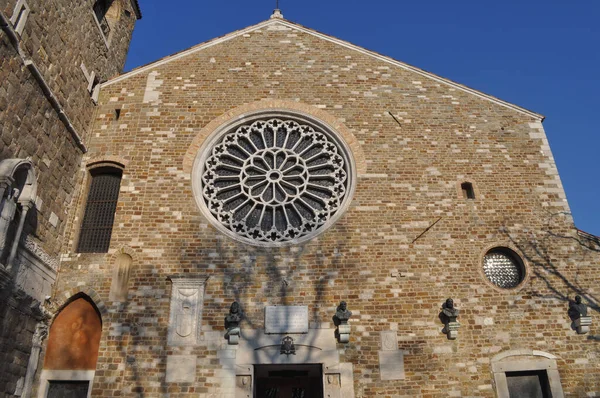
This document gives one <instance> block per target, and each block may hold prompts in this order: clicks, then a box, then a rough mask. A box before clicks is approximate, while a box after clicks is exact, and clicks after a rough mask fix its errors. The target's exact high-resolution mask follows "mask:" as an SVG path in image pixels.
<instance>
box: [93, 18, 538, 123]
mask: <svg viewBox="0 0 600 398" xmlns="http://www.w3.org/2000/svg"><path fill="white" fill-rule="evenodd" d="M276 25H279V27H281V28H284V29H286V28H287V29H296V30H298V31H301V32H304V33H306V34H309V35H312V36H314V37H317V38H319V39H321V40H326V41H329V42H332V43H334V44H337V45H339V46H342V47H345V48H347V49H350V50H353V51H358V52H360V53H362V54H364V55H367V56H370V57H373V58H375V59H378V60H380V61H382V62H385V63H388V64H391V65H394V66H396V67H399V68H401V69H405V70H408V71H411V72H413V73H416V74H418V75H420V76H423V77H425V78H427V79H431V80H434V81H437V82H439V83H442V84H445V85H448V86H450V87H452V88H455V89H458V90H461V91H464V92H466V93H469V94H471V95H475V96H476V97H479V98H482V99H485V100H488V101H490V102H493V103H495V104H498V105H501V106H504V107H506V108H509V109H512V110H514V111H517V112H519V113H522V114H525V115H527V116H529V117H532V118H534V119H537V120H539V121H543V120H544V119H545V117H544V116H543V115H540V114H539V113H536V112H533V111H530V110H528V109H525V108H522V107H520V106H518V105H515V104H512V103H510V102H506V101H503V100H501V99H499V98H496V97H494V96H491V95H488V94H485V93H483V92H481V91H478V90H475V89H472V88H469V87H467V86H464V85H462V84H459V83H456V82H454V81H452V80H449V79H446V78H443V77H440V76H437V75H435V74H433V73H430V72H427V71H424V70H423V69H419V68H417V67H414V66H412V65H409V64H406V63H404V62H400V61H397V60H395V59H393V58H390V57H387V56H385V55H381V54H379V53H376V52H374V51H370V50H367V49H365V48H363V47H360V46H357V45H355V44H352V43H349V42H347V41H344V40H341V39H338V38H336V37H333V36H329V35H327V34H324V33H321V32H317V31H316V30H313V29H309V28H306V27H304V26H302V25H300V24H297V23H295V22H290V21H288V20H286V19H284V18H283V15H282V14H281V11H280V10H279V9H278V8H276V9H275V10H274V11H273V14H272V15H271V17H270V18H269V19H267V20H266V21H262V22H260V23H258V24H256V25H252V26H249V27H247V28H244V29H241V30H238V31H235V32H231V33H229V34H226V35H225V36H222V37H218V38H215V39H212V40H209V41H207V42H204V43H201V44H198V45H196V46H193V47H191V48H189V49H187V50H184V51H181V52H179V53H176V54H173V55H170V56H167V57H165V58H162V59H159V60H157V61H155V62H152V63H150V64H147V65H144V66H140V67H138V68H136V69H133V70H131V71H129V72H126V73H124V74H122V75H120V76H117V77H115V78H113V79H110V80H108V81H106V82H104V83H102V85H101V87H106V86H109V85H111V84H113V83H116V82H119V81H122V80H124V79H127V78H129V77H131V76H135V75H137V74H139V73H143V72H145V71H148V70H150V69H153V68H156V67H158V66H160V65H163V64H165V63H168V62H171V61H173V60H176V59H179V58H182V57H185V56H188V55H190V54H193V53H195V52H197V51H202V50H203V49H205V48H209V47H212V46H214V45H217V44H220V43H223V42H226V41H229V40H231V39H234V38H236V37H239V36H241V35H244V34H248V33H250V32H253V31H256V30H260V29H261V28H264V27H275V26H276Z"/></svg>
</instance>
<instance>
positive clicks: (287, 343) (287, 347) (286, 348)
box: [279, 336, 296, 356]
mask: <svg viewBox="0 0 600 398" xmlns="http://www.w3.org/2000/svg"><path fill="white" fill-rule="evenodd" d="M279 353H280V354H281V355H284V354H285V355H287V356H290V355H296V346H295V345H294V339H293V338H291V337H290V336H285V337H284V338H283V339H282V340H281V349H280V350H279Z"/></svg>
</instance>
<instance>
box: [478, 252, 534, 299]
mask: <svg viewBox="0 0 600 398" xmlns="http://www.w3.org/2000/svg"><path fill="white" fill-rule="evenodd" d="M483 272H484V273H485V276H486V277H487V278H488V280H489V281H490V282H492V283H493V284H494V285H496V286H498V287H500V288H503V289H513V288H515V287H517V286H519V285H520V284H521V282H523V280H524V279H525V266H524V265H523V261H522V260H521V258H520V257H519V256H518V255H517V254H516V253H515V252H513V251H512V250H510V249H508V248H504V247H502V248H495V249H492V250H490V251H489V252H488V253H487V254H486V255H485V257H484V258H483Z"/></svg>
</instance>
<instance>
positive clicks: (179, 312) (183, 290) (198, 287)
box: [167, 276, 206, 345]
mask: <svg viewBox="0 0 600 398" xmlns="http://www.w3.org/2000/svg"><path fill="white" fill-rule="evenodd" d="M170 279H171V282H172V283H173V286H172V289H171V312H170V316H169V330H168V337H167V341H168V344H170V345H196V344H198V342H199V341H200V330H201V328H200V323H201V321H202V308H203V305H204V285H205V282H206V278H186V277H182V276H172V277H170Z"/></svg>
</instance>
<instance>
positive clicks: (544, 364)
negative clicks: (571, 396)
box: [491, 349, 564, 398]
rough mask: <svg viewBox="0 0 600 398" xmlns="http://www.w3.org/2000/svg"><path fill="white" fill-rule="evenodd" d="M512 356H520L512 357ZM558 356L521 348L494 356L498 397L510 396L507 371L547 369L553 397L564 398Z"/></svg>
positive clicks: (494, 378)
mask: <svg viewBox="0 0 600 398" xmlns="http://www.w3.org/2000/svg"><path fill="white" fill-rule="evenodd" d="M511 357H519V358H512V359H507V358H511ZM556 359H558V358H557V357H556V356H554V355H552V354H549V353H547V352H543V351H537V350H529V349H520V350H511V351H506V352H503V353H500V354H498V355H496V356H494V357H493V358H492V360H491V370H492V375H493V380H494V385H495V388H496V396H497V397H498V398H510V396H509V390H508V381H507V379H506V373H508V372H523V371H539V370H545V371H546V375H547V377H548V385H549V386H550V393H551V395H552V397H553V398H564V393H563V389H562V385H561V383H560V374H559V373H558V365H557V364H556Z"/></svg>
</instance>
